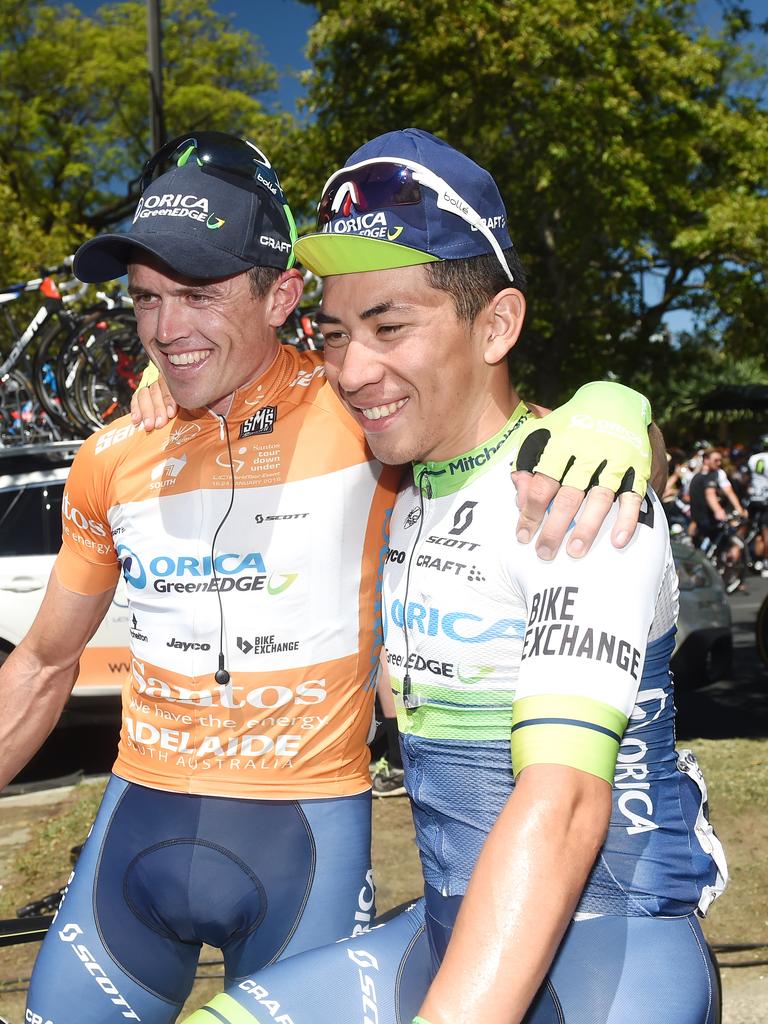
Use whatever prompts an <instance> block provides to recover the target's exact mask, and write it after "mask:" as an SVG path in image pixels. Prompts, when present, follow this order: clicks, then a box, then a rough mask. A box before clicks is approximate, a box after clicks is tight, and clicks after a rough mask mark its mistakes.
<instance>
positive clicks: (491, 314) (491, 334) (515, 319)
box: [483, 288, 525, 366]
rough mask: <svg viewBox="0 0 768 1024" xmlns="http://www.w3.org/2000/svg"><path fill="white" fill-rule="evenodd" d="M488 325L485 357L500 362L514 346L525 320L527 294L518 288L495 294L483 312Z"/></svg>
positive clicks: (492, 362) (486, 360)
mask: <svg viewBox="0 0 768 1024" xmlns="http://www.w3.org/2000/svg"><path fill="white" fill-rule="evenodd" d="M483 317H484V319H485V323H486V326H487V333H486V341H485V346H484V349H483V359H484V360H485V362H486V363H488V364H489V365H490V366H493V365H495V364H496V363H500V362H501V361H502V360H503V359H504V358H505V357H506V355H507V352H509V351H510V349H512V348H514V346H515V344H516V342H517V339H518V338H519V337H520V332H521V331H522V329H523V321H524V320H525V296H524V295H523V293H522V292H521V291H518V290H517V288H505V289H504V291H502V292H499V293H498V294H497V295H495V296H494V298H493V299H492V301H491V302H490V303H489V304H488V306H487V307H486V309H485V312H484V314H483Z"/></svg>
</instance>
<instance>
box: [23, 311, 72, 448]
mask: <svg viewBox="0 0 768 1024" xmlns="http://www.w3.org/2000/svg"><path fill="white" fill-rule="evenodd" d="M69 338H70V335H69V333H68V332H67V331H66V329H65V328H64V327H63V326H62V325H60V324H56V325H54V327H53V329H52V330H49V331H47V332H46V333H45V334H44V335H43V337H41V338H40V340H39V341H38V343H37V346H36V348H35V355H34V359H33V360H32V386H33V387H34V389H35V394H36V395H37V400H38V402H39V403H40V405H41V406H42V407H43V409H45V411H46V413H47V414H48V416H49V417H50V418H51V420H52V421H53V422H54V423H55V424H56V426H57V427H58V428H59V429H60V430H61V431H62V432H63V436H64V437H79V436H81V434H82V431H81V430H79V429H78V426H79V424H77V423H73V422H72V419H71V417H70V416H68V415H67V409H66V406H65V404H64V402H63V401H62V399H61V393H62V389H61V385H60V382H59V379H58V376H57V374H56V364H57V361H58V359H59V356H60V354H61V352H62V350H63V349H65V348H66V347H67V345H68V343H69Z"/></svg>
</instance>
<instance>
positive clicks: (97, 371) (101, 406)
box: [70, 310, 145, 430]
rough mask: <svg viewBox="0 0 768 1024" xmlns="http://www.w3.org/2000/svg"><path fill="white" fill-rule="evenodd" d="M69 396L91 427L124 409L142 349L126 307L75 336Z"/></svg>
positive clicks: (136, 377) (141, 359) (138, 372)
mask: <svg viewBox="0 0 768 1024" xmlns="http://www.w3.org/2000/svg"><path fill="white" fill-rule="evenodd" d="M78 343H79V348H80V351H79V354H78V356H77V360H76V362H75V364H74V375H73V378H72V389H71V392H70V397H71V399H72V400H73V401H74V404H75V406H76V408H77V410H78V413H79V415H80V416H81V418H82V419H83V420H84V422H85V423H86V424H88V425H89V427H90V429H91V430H95V429H97V428H99V427H102V426H104V425H105V424H107V423H111V422H112V420H114V419H117V418H118V417H119V416H123V415H125V413H127V412H128V410H129V408H130V404H131V396H132V395H133V392H134V391H135V390H136V387H137V386H138V383H139V379H140V377H141V370H140V366H141V365H142V364H143V363H144V361H145V357H144V349H143V347H142V344H141V342H140V341H139V337H138V334H137V333H136V320H135V318H134V316H133V314H132V313H130V312H129V311H127V310H116V311H114V312H110V313H109V314H105V315H104V316H102V317H100V318H99V320H98V321H97V323H96V324H94V325H93V326H92V327H91V328H90V329H88V330H87V331H86V332H85V334H84V335H82V336H81V337H80V339H79V342H78Z"/></svg>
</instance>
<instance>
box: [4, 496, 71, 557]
mask: <svg viewBox="0 0 768 1024" xmlns="http://www.w3.org/2000/svg"><path fill="white" fill-rule="evenodd" d="M63 494H64V484H63V482H59V483H56V482H49V483H34V484H31V483H30V484H26V485H22V486H20V487H18V488H16V489H12V490H7V491H0V557H8V556H10V555H55V554H56V553H57V552H58V550H59V548H60V547H61V499H62V495H63Z"/></svg>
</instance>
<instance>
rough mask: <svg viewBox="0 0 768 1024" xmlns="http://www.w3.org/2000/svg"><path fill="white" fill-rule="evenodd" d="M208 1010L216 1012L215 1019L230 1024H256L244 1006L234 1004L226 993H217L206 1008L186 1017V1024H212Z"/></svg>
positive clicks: (255, 1020) (211, 1015)
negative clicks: (210, 1023)
mask: <svg viewBox="0 0 768 1024" xmlns="http://www.w3.org/2000/svg"><path fill="white" fill-rule="evenodd" d="M209 1008H210V1010H211V1011H217V1012H216V1013H215V1017H216V1019H218V1020H226V1021H229V1022H230V1024H258V1020H257V1018H256V1017H254V1016H253V1014H252V1013H251V1012H250V1011H249V1010H246V1009H245V1007H244V1006H241V1005H240V1003H238V1002H236V1001H235V1000H234V999H233V998H232V996H228V995H227V993H226V992H219V994H218V995H217V996H214V997H213V999H212V1000H211V1001H210V1003H208V1004H207V1006H203V1007H202V1008H201V1009H199V1010H197V1012H196V1013H193V1014H192V1016H191V1017H188V1018H187V1024H206V1022H213V1020H214V1014H213V1013H210V1014H209V1013H207V1012H206V1011H207V1010H208V1009H209ZM219 1015H221V1016H219Z"/></svg>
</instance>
